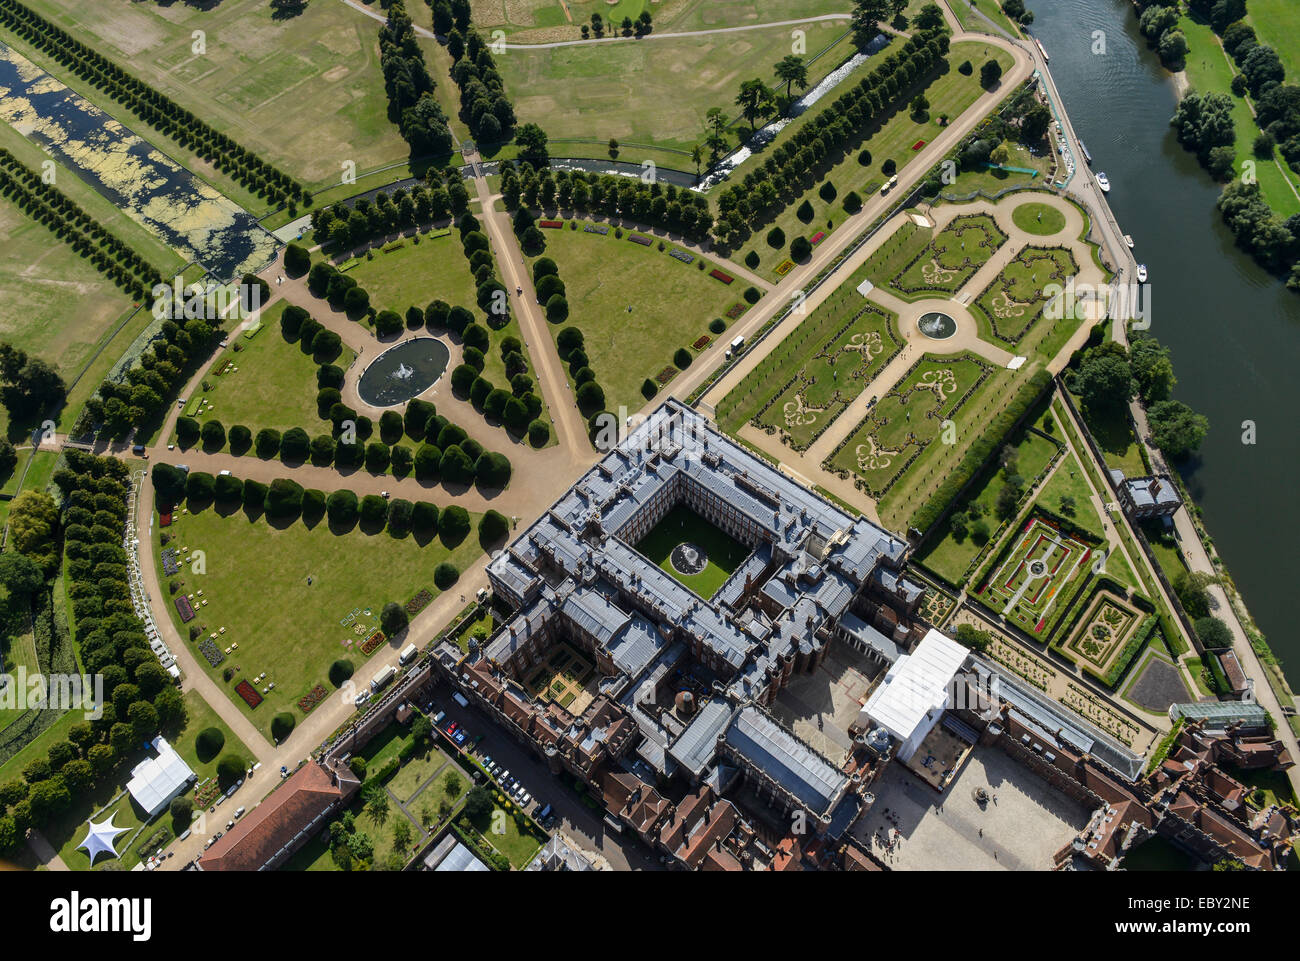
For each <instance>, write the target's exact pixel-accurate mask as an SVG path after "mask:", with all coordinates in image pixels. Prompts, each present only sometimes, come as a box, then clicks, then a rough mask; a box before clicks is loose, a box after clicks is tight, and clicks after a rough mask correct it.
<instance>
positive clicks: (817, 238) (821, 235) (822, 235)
mask: <svg viewBox="0 0 1300 961" xmlns="http://www.w3.org/2000/svg"><path fill="white" fill-rule="evenodd" d="M825 239H826V231H824V230H819V231H817V233H815V234H813V237H812V245H813V246H814V247H816V246H817V245H818V244H819V243H821V242H822V241H823V240H825Z"/></svg>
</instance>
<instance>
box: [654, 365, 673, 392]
mask: <svg viewBox="0 0 1300 961" xmlns="http://www.w3.org/2000/svg"><path fill="white" fill-rule="evenodd" d="M676 376H677V368H676V367H673V366H671V365H670V366H668V367H665V368H664V369H663V370H661V371H659V373H658V374H657V375H656V376H655V380H656V381H658V382H659V385H660V386H661V387H662V386H663V385H664V384H666V383H668V382H669V381H670V380H672V379H673V378H674V377H676Z"/></svg>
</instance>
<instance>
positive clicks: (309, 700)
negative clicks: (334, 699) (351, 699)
mask: <svg viewBox="0 0 1300 961" xmlns="http://www.w3.org/2000/svg"><path fill="white" fill-rule="evenodd" d="M327 693H328V692H327V691H326V690H325V686H324V685H323V684H317V685H316V686H315V687H313V688H312V689H311V690H310V691H308V692H307V693H306V694H305V695H303V696H302V697H300V698H298V710H300V711H302V713H304V714H310V713H311V711H312V708H314V707H315V706H316V705H317V704H319V703H320V702H321V701H323V700H325V696H326V694H327Z"/></svg>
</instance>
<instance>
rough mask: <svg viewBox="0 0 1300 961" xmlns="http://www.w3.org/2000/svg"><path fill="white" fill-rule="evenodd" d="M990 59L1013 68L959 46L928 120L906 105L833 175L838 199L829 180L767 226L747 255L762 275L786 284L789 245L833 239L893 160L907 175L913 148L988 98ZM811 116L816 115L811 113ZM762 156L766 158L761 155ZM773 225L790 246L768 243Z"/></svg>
mask: <svg viewBox="0 0 1300 961" xmlns="http://www.w3.org/2000/svg"><path fill="white" fill-rule="evenodd" d="M888 49H889V48H886V50H888ZM990 57H992V58H994V59H996V60H997V61H998V63H999V64H1001V66H1002V69H1003V70H1004V71H1005V70H1007V69H1009V68H1010V67H1011V65H1012V59H1011V55H1010V54H1009V53H1006V52H1004V51H1002V50H999V49H998V48H996V47H993V46H992V45H990V44H987V43H983V42H979V41H963V42H961V43H954V44H953V45H952V49H951V50H950V52H949V53H948V62H949V64H950V65H951V66H950V69H949V70H948V71H947V72H946V73H943V74H940V75H939V76H938V77H936V78H935V79H934V81H932V82H931V83H930V85H929V86H928V87H926V88H925V95H926V98H927V99H928V100H929V101H930V109H929V111H928V113H927V114H926V115H925V117H924V118H920V122H918V118H916V117H913V115H912V114H911V112H910V111H909V110H908V108H907V106H906V105H904V106H903V107H902V108H901V109H899V110H898V112H896V113H895V114H893V115H892V116H890V117H889V119H887V120H886V121H885V123H884V124H883V125H882V126H881V127H880V129H878V130H876V131H875V132H874V133H872V134H871V136H870V137H868V138H867V139H866V140H865V141H863V142H862V144H861V146H859V147H857V148H855V149H853V150H852V151H850V153H849V155H848V156H847V157H845V158H844V159H843V160H842V161H840V162H839V163H838V164H836V165H835V166H834V167H832V168H831V169H830V171H829V172H828V173H827V175H826V177H825V178H824V179H825V180H828V181H830V182H831V183H832V184H834V186H835V189H836V191H837V196H836V198H835V199H834V200H832V201H830V202H827V201H825V200H823V199H822V198H821V196H820V194H819V190H820V189H821V183H822V182H824V181H822V182H818V183H816V184H814V185H813V186H812V187H810V188H809V189H808V190H807V191H806V192H805V193H804V194H803V195H802V196H800V197H796V198H794V200H793V201H792V202H791V203H790V204H789V205H788V206H787V207H786V208H785V209H784V210H783V211H782V213H781V214H780V215H779V216H778V217H777V218H776V219H775V220H774V221H773V222H772V223H771V224H765V225H763V227H762V228H760V229H759V230H758V231H757V232H756V233H755V235H754V236H753V237H752V238H751V239H750V240H749V241H748V242H747V243H746V244H744V245H743V246H742V249H741V253H746V254H747V253H748V252H749V251H750V250H756V251H757V252H758V255H759V258H760V265H759V272H760V274H763V273H764V272H767V273H768V274H770V276H771V278H772V279H774V280H778V279H780V278H779V276H778V275H777V274H776V273H775V268H776V267H777V266H778V265H779V264H780V263H781V262H782V261H784V260H785V259H786V257H787V256H788V250H789V243H790V242H791V241H792V240H793V239H794V238H795V237H797V236H799V235H800V234H805V235H811V234H813V233H816V232H817V231H819V230H825V231H826V232H827V234H828V235H829V234H830V233H831V232H832V231H833V230H834V229H835V227H836V225H838V224H840V223H841V222H842V221H843V220H844V219H845V216H846V215H845V212H844V208H843V201H842V198H843V197H844V196H845V195H846V194H848V193H849V191H855V192H856V193H857V194H858V195H859V196H861V197H862V198H863V199H864V200H865V199H867V198H868V197H869V196H870V195H871V194H874V193H875V192H876V191H878V190H879V189H880V187H881V186H882V185H883V184H884V183H885V181H887V180H888V179H889V176H888V175H886V174H884V173H883V171H882V168H883V166H884V164H885V163H886V162H887V161H890V160H892V161H893V162H894V164H895V166H896V168H897V170H898V171H902V170H903V169H904V168H906V167H907V166H908V164H909V163H911V162H912V160H913V159H914V158H915V157H916V155H917V151H915V150H913V149H912V148H913V146H914V145H915V144H916V143H918V142H920V141H925V142H926V143H929V142H930V141H931V140H933V139H934V138H935V137H937V136H938V135H939V133H940V132H941V131H942V130H943V127H942V126H941V124H940V118H941V117H942V116H944V115H947V117H948V119H949V121H950V122H951V121H953V120H956V118H957V117H959V116H960V115H961V114H962V113H964V112H965V111H966V110H967V108H969V107H970V106H971V104H973V103H974V102H975V101H976V100H977V99H978V98H979V97H980V96H981V95H982V94H983V93H984V90H983V88H982V87H980V83H979V68H980V65H981V64H983V63H984V61H985V60H987V59H989V58H990ZM966 60H969V61H970V62H971V64H972V66H973V70H972V72H971V75H970V76H965V75H963V74H962V73H961V72H959V71H958V70H957V67H958V66H959V65H960V64H961V63H962V62H963V61H966ZM869 63H870V61H868V64H869ZM864 66H866V65H864ZM909 99H910V98H909ZM809 115H812V112H811V111H810V113H809ZM862 150H867V151H869V152H870V154H871V162H870V163H869V164H867V165H865V166H864V165H863V164H861V163H860V162H859V160H858V157H859V154H860V152H861V151H862ZM759 156H760V159H761V154H760V155H759ZM805 200H807V201H808V203H810V204H811V205H812V208H813V216H812V219H811V220H809V221H808V222H807V223H804V222H801V221H800V220H799V218H798V217H797V216H796V211H797V209H798V208H799V206H800V205H801V204H802V203H803V201H805ZM773 226H778V227H780V228H781V229H782V230H783V231H784V232H785V237H786V245H785V246H783V247H781V248H780V249H776V250H774V249H773V248H771V247H770V246H768V244H767V242H766V239H765V238H766V236H767V233H768V231H769V230H770V229H771V228H772V227H773Z"/></svg>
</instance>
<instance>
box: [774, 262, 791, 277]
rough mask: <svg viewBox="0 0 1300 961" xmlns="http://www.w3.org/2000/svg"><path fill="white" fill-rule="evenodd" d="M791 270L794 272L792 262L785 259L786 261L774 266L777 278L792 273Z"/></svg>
mask: <svg viewBox="0 0 1300 961" xmlns="http://www.w3.org/2000/svg"><path fill="white" fill-rule="evenodd" d="M792 270H794V261H793V260H789V259H786V260H783V261H781V262H780V263H779V264H777V265H776V274H777V276H779V277H784V276H785V275H786V274H788V273H789V272H790V271H792Z"/></svg>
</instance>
